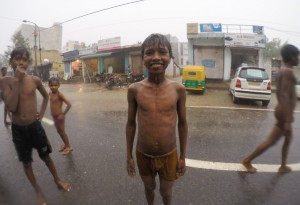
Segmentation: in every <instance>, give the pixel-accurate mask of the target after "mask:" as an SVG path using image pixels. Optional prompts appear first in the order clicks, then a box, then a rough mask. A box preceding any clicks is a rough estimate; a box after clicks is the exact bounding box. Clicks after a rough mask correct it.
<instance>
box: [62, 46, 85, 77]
mask: <svg viewBox="0 0 300 205" xmlns="http://www.w3.org/2000/svg"><path fill="white" fill-rule="evenodd" d="M62 55H63V62H64V79H65V80H67V79H69V78H71V77H73V76H74V75H81V62H80V61H79V60H78V57H79V51H78V50H73V51H68V52H66V53H63V54H62Z"/></svg>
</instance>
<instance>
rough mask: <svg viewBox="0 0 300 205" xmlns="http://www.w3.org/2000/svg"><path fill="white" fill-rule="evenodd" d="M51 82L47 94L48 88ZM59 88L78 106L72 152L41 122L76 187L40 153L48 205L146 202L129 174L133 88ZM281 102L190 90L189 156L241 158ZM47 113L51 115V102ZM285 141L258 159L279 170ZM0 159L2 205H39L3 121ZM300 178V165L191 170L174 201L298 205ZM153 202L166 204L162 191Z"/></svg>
mask: <svg viewBox="0 0 300 205" xmlns="http://www.w3.org/2000/svg"><path fill="white" fill-rule="evenodd" d="M45 87H46V89H47V90H48V91H49V88H48V86H47V85H46V86H45ZM60 90H61V92H63V93H64V95H65V96H66V97H67V98H68V99H69V100H70V101H71V102H72V105H73V106H72V108H71V110H70V112H69V113H68V115H67V118H66V132H67V133H68V135H69V139H70V143H71V145H72V146H73V148H74V151H73V152H72V153H71V154H69V155H66V156H64V155H62V154H61V153H59V152H58V149H59V147H60V145H61V144H62V141H61V139H60V137H59V135H58V133H57V132H56V130H55V127H54V126H53V125H52V124H51V123H47V121H43V126H44V128H45V130H46V133H47V135H48V138H49V141H50V143H51V145H52V148H53V153H52V154H51V157H52V159H53V161H54V163H55V165H56V168H57V171H58V173H59V176H60V177H61V178H62V179H63V180H66V181H67V182H69V183H71V185H72V190H71V192H69V193H66V192H63V191H61V190H59V189H57V187H56V185H55V183H54V181H53V179H52V177H51V174H50V173H49V171H48V169H47V168H46V166H45V164H44V163H43V162H42V161H41V160H40V159H39V157H38V155H37V153H36V151H34V152H33V159H34V162H33V169H34V172H35V174H36V177H37V180H38V182H39V184H40V185H41V187H42V189H43V191H44V193H45V195H46V199H47V202H48V204H50V205H51V204H53V205H59V204H67V205H69V204H72V205H77V204H78V205H79V204H87V205H90V204H91V205H92V204H101V205H116V204H128V205H129V204H132V205H141V204H146V199H145V195H144V190H143V184H142V181H141V179H140V177H139V176H138V174H137V176H135V177H134V178H131V177H129V176H128V175H127V172H126V141H125V140H126V138H125V125H126V120H127V100H126V94H127V87H126V86H125V87H122V88H114V89H112V90H107V89H105V88H104V87H101V86H98V85H96V84H63V85H61V88H60ZM39 101H40V98H39ZM275 105H276V98H275V94H274V93H273V94H272V99H271V102H270V104H269V105H268V107H263V106H262V105H261V102H254V103H253V102H247V101H245V102H241V104H238V105H235V104H233V103H232V99H231V96H230V95H229V94H228V89H213V88H211V89H210V85H209V84H208V85H207V90H206V91H205V93H204V95H199V94H195V93H187V104H186V106H187V119H188V125H189V135H188V136H189V138H188V145H187V156H186V157H187V158H188V159H194V160H204V161H208V162H224V163H240V160H241V159H242V158H243V157H244V156H246V155H247V154H249V153H250V152H251V151H253V149H254V148H255V147H256V146H257V145H258V144H259V143H261V142H262V141H263V140H264V139H265V138H266V137H267V135H268V134H269V132H270V131H271V128H272V126H273V124H274V122H275V120H274V116H273V109H274V107H275ZM299 106H300V104H299V102H298V104H297V109H296V112H295V122H294V139H293V142H292V145H291V147H290V154H289V160H288V162H289V163H291V164H297V163H299V152H300V151H299V146H300V139H299V134H300V125H299V122H300V113H299V110H300V109H299V108H300V107H299ZM0 107H1V108H0V116H3V103H2V104H1V105H0ZM238 108H241V109H238ZM45 118H47V119H49V120H51V115H50V113H49V106H48V108H47V112H46V114H45ZM49 120H48V121H49ZM2 122H3V121H2ZM282 143H283V140H282V139H281V140H280V141H279V142H278V143H277V144H276V145H274V146H273V147H271V148H270V149H269V150H267V151H266V152H265V153H264V154H263V155H261V156H260V157H258V158H257V159H255V160H254V161H253V163H254V165H255V164H256V163H257V164H270V165H278V167H279V164H280V160H281V146H282ZM0 163H1V168H0V204H3V205H4V204H5V205H6V204H11V205H27V204H34V203H35V192H34V190H33V189H32V187H31V185H30V184H29V182H28V180H27V178H26V177H25V174H24V171H23V167H22V164H21V163H20V162H19V161H18V158H17V155H16V151H15V149H14V146H13V143H12V137H11V131H10V128H6V127H5V126H4V124H3V123H1V124H0ZM136 171H138V169H136ZM299 177H300V172H299V170H294V171H293V172H291V173H288V174H279V173H276V172H259V171H258V173H256V174H248V173H246V172H244V171H227V170H213V169H199V168H193V167H187V171H186V174H185V175H184V176H183V177H181V178H179V179H178V180H177V181H176V183H175V185H174V189H173V191H174V194H173V195H174V196H173V204H174V205H198V204H203V205H210V204H215V205H224V204H225V205H227V204H228V205H232V204H243V205H244V204H245V205H248V204H249V205H252V204H267V205H281V204H289V205H296V204H299V201H300V196H299V194H298V193H299V189H300V182H299V180H298V179H299ZM157 190H158V189H157ZM155 204H162V201H161V197H160V195H159V192H158V191H156V199H155Z"/></svg>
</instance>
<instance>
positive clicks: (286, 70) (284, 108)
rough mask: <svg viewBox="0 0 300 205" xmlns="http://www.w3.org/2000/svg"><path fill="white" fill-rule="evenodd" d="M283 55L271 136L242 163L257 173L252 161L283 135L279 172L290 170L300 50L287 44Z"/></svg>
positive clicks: (282, 52)
mask: <svg viewBox="0 0 300 205" xmlns="http://www.w3.org/2000/svg"><path fill="white" fill-rule="evenodd" d="M281 56H282V61H283V63H284V66H283V67H282V68H280V70H279V72H278V74H277V80H276V82H277V85H276V96H277V101H278V103H277V106H276V108H275V118H276V121H277V122H276V123H275V125H274V127H273V129H272V131H271V133H270V135H269V137H268V138H267V139H266V140H265V141H264V142H263V143H261V144H260V145H259V146H258V147H257V148H256V149H255V150H254V151H253V152H252V153H251V154H250V155H248V156H247V157H246V158H244V159H243V160H242V165H244V167H245V168H246V169H247V171H248V172H249V173H255V172H256V171H257V170H256V168H255V167H253V166H252V164H251V161H252V160H253V159H255V158H256V157H258V156H259V155H261V154H262V153H263V152H264V151H266V150H267V149H268V148H269V147H271V146H272V145H274V144H275V143H276V142H277V141H278V140H279V139H280V138H281V137H282V136H284V143H283V146H282V151H281V152H282V153H281V155H282V156H281V157H282V159H281V166H280V167H279V169H278V171H279V172H290V171H292V170H291V168H290V167H288V166H287V157H288V151H289V147H290V143H291V141H292V136H293V134H292V123H293V121H294V117H293V112H294V109H295V107H296V100H297V97H296V91H295V84H296V78H295V76H294V73H293V70H292V68H293V67H294V66H297V65H298V63H299V50H298V48H296V47H295V46H293V45H289V44H287V45H285V46H283V47H282V49H281Z"/></svg>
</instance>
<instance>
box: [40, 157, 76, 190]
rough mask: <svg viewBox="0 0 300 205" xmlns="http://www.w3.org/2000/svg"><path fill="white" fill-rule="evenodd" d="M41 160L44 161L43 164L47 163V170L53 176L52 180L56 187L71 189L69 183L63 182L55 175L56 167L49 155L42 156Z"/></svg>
mask: <svg viewBox="0 0 300 205" xmlns="http://www.w3.org/2000/svg"><path fill="white" fill-rule="evenodd" d="M42 160H43V161H44V162H45V164H46V165H47V167H48V169H49V171H50V172H51V174H52V176H53V178H54V181H55V183H56V185H57V187H58V188H59V189H63V190H65V191H70V190H71V186H70V184H68V183H66V182H63V181H62V180H61V179H60V178H59V177H58V175H57V171H56V168H55V166H54V163H53V161H52V159H51V157H50V156H47V157H44V158H42Z"/></svg>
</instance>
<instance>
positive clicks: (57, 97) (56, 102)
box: [49, 77, 73, 154]
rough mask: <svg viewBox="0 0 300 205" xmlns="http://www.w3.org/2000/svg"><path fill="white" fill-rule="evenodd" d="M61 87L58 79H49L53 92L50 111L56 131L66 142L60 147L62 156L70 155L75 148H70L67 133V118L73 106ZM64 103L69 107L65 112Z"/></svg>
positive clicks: (51, 93) (50, 94)
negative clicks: (60, 89)
mask: <svg viewBox="0 0 300 205" xmlns="http://www.w3.org/2000/svg"><path fill="white" fill-rule="evenodd" d="M59 86H60V83H59V79H58V78H55V77H52V78H50V79H49V87H50V90H51V92H50V93H49V96H50V110H51V115H52V117H53V120H54V125H55V127H56V130H57V132H58V134H59V135H60V137H61V139H62V140H63V142H64V145H62V146H61V147H60V149H59V152H62V154H69V153H70V152H71V151H73V148H72V147H71V146H70V142H69V137H68V135H67V133H66V131H65V116H66V114H67V113H68V111H69V110H70V108H71V106H72V105H71V103H70V102H69V101H68V100H67V98H66V97H65V96H64V94H62V93H61V92H60V91H59V90H58V88H59ZM63 103H65V104H66V105H67V106H66V108H65V110H64V111H63V110H62V106H63Z"/></svg>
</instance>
